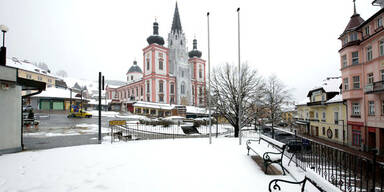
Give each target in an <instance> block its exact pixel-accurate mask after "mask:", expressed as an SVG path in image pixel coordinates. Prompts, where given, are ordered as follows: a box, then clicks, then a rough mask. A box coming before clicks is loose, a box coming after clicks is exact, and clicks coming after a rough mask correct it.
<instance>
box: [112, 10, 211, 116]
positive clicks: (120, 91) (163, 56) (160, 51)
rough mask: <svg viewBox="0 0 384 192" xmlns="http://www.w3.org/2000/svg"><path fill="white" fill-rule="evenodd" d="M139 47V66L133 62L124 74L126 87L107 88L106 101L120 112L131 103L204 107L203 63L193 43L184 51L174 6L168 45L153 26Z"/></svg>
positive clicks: (180, 29) (184, 38) (204, 83)
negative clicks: (144, 42) (110, 102)
mask: <svg viewBox="0 0 384 192" xmlns="http://www.w3.org/2000/svg"><path fill="white" fill-rule="evenodd" d="M147 42H148V46H146V47H145V48H143V50H142V51H143V63H142V65H141V67H140V66H139V64H138V62H137V61H134V62H133V65H132V66H131V67H130V68H129V70H128V72H127V73H126V76H127V84H126V85H123V86H120V87H111V86H107V89H106V94H107V98H108V99H112V100H114V101H115V102H116V101H117V102H119V103H121V104H122V105H121V107H122V108H123V109H122V110H124V107H125V106H128V105H127V104H128V103H132V102H135V101H143V102H151V103H158V104H174V105H185V106H197V107H203V106H205V104H206V99H205V98H206V92H205V90H206V70H205V60H203V59H201V55H202V53H201V51H199V50H198V49H197V40H196V39H194V40H193V49H192V50H191V51H189V52H188V50H187V45H186V42H187V40H186V37H185V34H184V32H183V29H182V26H181V21H180V15H179V10H178V6H177V3H176V7H175V12H174V15H173V22H172V27H171V31H170V32H169V33H168V46H167V47H166V46H164V38H163V37H162V36H160V35H159V24H158V23H157V22H156V21H155V22H154V23H153V34H152V35H151V36H149V37H148V38H147Z"/></svg>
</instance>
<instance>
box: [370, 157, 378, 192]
mask: <svg viewBox="0 0 384 192" xmlns="http://www.w3.org/2000/svg"><path fill="white" fill-rule="evenodd" d="M372 153H373V163H372V173H373V174H372V176H373V177H372V189H371V192H375V186H376V153H377V151H376V149H373V150H372Z"/></svg>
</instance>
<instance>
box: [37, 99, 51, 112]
mask: <svg viewBox="0 0 384 192" xmlns="http://www.w3.org/2000/svg"><path fill="white" fill-rule="evenodd" d="M50 104H51V103H50V102H49V101H41V102H40V109H41V110H49V109H50Z"/></svg>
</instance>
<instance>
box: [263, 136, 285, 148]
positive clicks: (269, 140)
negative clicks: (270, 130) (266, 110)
mask: <svg viewBox="0 0 384 192" xmlns="http://www.w3.org/2000/svg"><path fill="white" fill-rule="evenodd" d="M261 138H263V139H264V140H267V141H268V142H270V143H272V144H274V145H277V146H279V147H280V148H283V146H284V145H285V144H284V143H282V142H280V141H277V140H274V139H272V138H270V137H268V136H265V135H261Z"/></svg>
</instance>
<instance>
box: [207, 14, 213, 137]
mask: <svg viewBox="0 0 384 192" xmlns="http://www.w3.org/2000/svg"><path fill="white" fill-rule="evenodd" d="M207 24H208V85H209V87H208V113H209V115H208V117H209V144H212V120H211V60H210V56H211V50H210V39H209V12H207Z"/></svg>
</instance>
